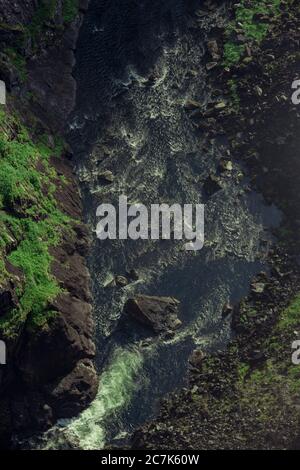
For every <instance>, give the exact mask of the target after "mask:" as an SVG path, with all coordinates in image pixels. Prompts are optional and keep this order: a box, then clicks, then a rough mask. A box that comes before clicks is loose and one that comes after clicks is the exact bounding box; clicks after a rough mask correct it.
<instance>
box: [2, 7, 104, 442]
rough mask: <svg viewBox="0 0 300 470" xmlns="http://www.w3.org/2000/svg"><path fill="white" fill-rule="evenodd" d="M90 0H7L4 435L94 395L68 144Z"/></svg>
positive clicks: (40, 424) (45, 421)
mask: <svg viewBox="0 0 300 470" xmlns="http://www.w3.org/2000/svg"><path fill="white" fill-rule="evenodd" d="M87 3H88V2H87V1H79V2H78V1H77V0H63V1H62V0H57V1H56V0H54V1H52V0H51V1H43V0H40V1H30V2H29V1H22V0H20V1H16V2H10V1H5V0H1V1H0V41H1V42H0V79H2V80H4V81H5V83H6V85H7V89H8V92H9V93H8V102H7V105H6V106H2V109H1V116H0V226H1V235H0V270H1V272H0V339H1V340H4V341H5V343H6V345H7V365H5V366H1V369H0V423H1V424H0V440H1V445H2V446H3V447H5V446H7V445H8V443H9V440H10V438H11V435H12V434H13V433H23V432H32V430H34V429H45V428H46V427H48V426H50V425H51V424H53V422H55V421H56V420H57V419H58V418H61V417H70V416H72V415H74V414H76V413H77V412H79V411H80V410H81V409H83V408H84V407H85V406H86V405H87V404H88V403H89V402H90V401H91V400H92V399H93V397H94V396H95V393H96V390H97V375H96V372H95V369H94V365H93V358H94V354H95V347H94V342H93V335H94V331H93V318H92V308H91V305H90V301H91V295H90V291H89V274H88V271H87V268H86V264H85V256H86V254H87V251H88V247H89V237H88V232H87V229H86V227H85V226H84V225H83V224H82V209H81V201H80V194H79V191H78V187H77V183H76V179H75V176H74V173H73V170H72V162H71V157H72V155H71V153H70V150H69V149H68V147H67V146H66V145H65V144H64V141H63V133H64V129H65V125H66V119H67V116H68V115H69V113H70V112H71V110H72V108H73V106H74V103H75V94H76V85H75V81H74V79H73V77H72V69H73V65H74V48H75V45H76V38H77V34H78V31H79V27H80V24H81V20H82V12H84V11H85V9H86V7H87Z"/></svg>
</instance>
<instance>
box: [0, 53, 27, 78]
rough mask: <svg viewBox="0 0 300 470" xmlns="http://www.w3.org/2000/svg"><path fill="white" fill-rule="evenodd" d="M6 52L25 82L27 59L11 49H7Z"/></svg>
mask: <svg viewBox="0 0 300 470" xmlns="http://www.w3.org/2000/svg"><path fill="white" fill-rule="evenodd" d="M4 52H5V54H6V55H7V56H8V58H9V59H10V61H11V63H12V64H13V65H14V66H15V67H16V69H17V71H18V72H19V77H20V79H21V81H22V82H24V81H25V80H26V76H27V70H26V60H25V58H24V57H23V56H22V55H21V54H20V53H19V52H18V51H16V50H15V49H13V48H11V47H8V48H6V49H5V50H4Z"/></svg>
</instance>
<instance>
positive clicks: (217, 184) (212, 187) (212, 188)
mask: <svg viewBox="0 0 300 470" xmlns="http://www.w3.org/2000/svg"><path fill="white" fill-rule="evenodd" d="M203 189H204V191H205V193H206V194H207V196H212V195H213V194H215V193H217V192H218V191H220V190H221V189H223V188H222V184H221V179H220V178H219V177H218V176H216V175H213V174H211V175H209V176H208V178H207V179H206V180H205V182H204V185H203Z"/></svg>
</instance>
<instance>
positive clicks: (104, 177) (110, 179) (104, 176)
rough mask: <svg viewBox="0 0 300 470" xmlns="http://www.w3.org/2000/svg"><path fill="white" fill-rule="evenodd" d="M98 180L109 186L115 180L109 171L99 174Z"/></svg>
mask: <svg viewBox="0 0 300 470" xmlns="http://www.w3.org/2000/svg"><path fill="white" fill-rule="evenodd" d="M99 178H100V179H101V180H102V181H104V182H105V183H109V184H110V183H113V182H114V180H115V177H114V175H113V173H112V172H111V171H109V170H105V171H103V172H102V173H100V174H99Z"/></svg>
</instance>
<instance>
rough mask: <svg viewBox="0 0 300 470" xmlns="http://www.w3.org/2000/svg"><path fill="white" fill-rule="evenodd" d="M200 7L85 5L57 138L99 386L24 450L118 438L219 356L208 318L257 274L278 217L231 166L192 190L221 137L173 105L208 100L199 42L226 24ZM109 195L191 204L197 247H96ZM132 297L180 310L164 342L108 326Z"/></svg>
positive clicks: (215, 325)
mask: <svg viewBox="0 0 300 470" xmlns="http://www.w3.org/2000/svg"><path fill="white" fill-rule="evenodd" d="M224 3H225V4H226V2H224ZM200 8H201V2H199V1H185V0H169V1H164V2H162V1H161V0H151V1H150V0H144V1H143V0H138V1H134V0H109V1H108V0H107V1H106V0H102V1H101V0H92V1H91V3H90V8H89V11H88V13H87V15H86V17H85V20H84V24H83V27H82V29H81V33H80V37H79V42H78V49H77V65H76V68H75V71H74V74H75V77H76V79H77V83H78V96H77V107H76V110H75V111H74V113H73V115H72V118H71V120H70V136H69V138H70V142H71V144H72V146H73V149H74V152H75V154H76V159H77V174H78V178H79V181H80V184H81V191H82V197H83V205H84V213H85V218H86V222H87V223H88V224H89V226H90V230H91V233H93V245H92V250H91V253H90V257H89V267H90V272H91V276H92V290H93V294H94V311H95V320H96V342H97V350H98V354H97V365H98V369H99V374H100V387H99V392H98V395H97V398H96V400H95V401H94V403H92V405H91V406H90V407H89V408H88V409H87V410H86V411H84V412H83V413H82V414H81V415H80V416H79V417H77V418H75V419H74V420H71V421H67V422H61V423H59V425H58V426H56V427H55V428H54V429H52V430H51V431H50V432H48V433H47V434H46V435H44V436H42V437H40V438H39V439H38V444H37V443H35V444H34V445H35V446H36V447H37V446H40V447H41V448H59V447H66V446H68V445H71V446H72V447H76V448H83V449H101V448H103V446H105V445H106V446H107V445H109V443H111V442H120V441H122V439H126V436H127V435H128V433H130V432H131V431H132V430H133V429H134V428H135V427H136V426H137V425H139V424H141V423H143V422H144V421H145V420H146V419H149V418H150V417H151V416H153V415H154V414H155V412H156V411H157V407H158V402H159V400H160V399H161V398H162V397H163V396H165V395H166V394H168V393H169V392H171V391H172V390H174V389H175V388H177V387H180V386H181V385H182V384H183V383H184V380H185V377H186V371H187V361H188V356H189V355H190V353H191V351H192V350H193V349H194V348H195V347H198V348H201V349H203V350H216V349H220V348H224V347H225V345H226V343H227V342H228V340H229V339H230V337H231V329H230V318H227V319H224V318H222V308H223V306H224V304H225V303H226V302H227V301H228V300H229V301H231V302H232V303H235V302H237V301H238V300H239V299H240V298H241V297H242V296H243V295H245V294H247V292H248V290H249V284H250V281H251V279H252V278H253V276H254V275H255V274H256V273H257V272H259V271H261V270H262V268H264V269H265V266H264V258H265V255H266V249H267V248H266V247H267V245H268V243H266V242H265V240H266V238H269V235H268V230H267V228H271V227H272V226H275V225H276V224H277V223H278V221H279V218H280V216H279V213H278V211H277V210H276V209H275V208H274V207H272V206H267V205H266V204H265V203H264V202H263V200H262V198H261V196H259V195H258V194H255V193H253V192H249V191H247V190H246V186H247V184H248V182H247V178H246V177H245V176H244V169H243V168H242V167H241V166H240V165H239V163H238V162H233V170H232V172H230V174H228V176H227V177H226V178H225V179H226V181H225V183H226V184H225V185H224V189H223V190H221V191H219V192H217V193H216V194H214V195H213V196H211V197H210V198H207V197H206V195H205V193H204V191H203V183H204V181H205V180H206V178H207V176H208V175H209V174H210V173H211V172H214V171H215V170H216V168H217V166H218V163H219V161H220V159H221V158H222V157H227V158H228V156H230V154H229V150H228V147H227V142H226V140H225V139H224V138H221V137H218V136H216V138H214V139H207V138H206V137H205V135H203V134H201V133H200V132H199V130H197V129H196V128H195V126H194V125H193V122H192V120H191V119H190V117H189V116H188V113H187V111H186V107H185V106H184V105H185V102H186V101H187V100H189V99H193V100H197V101H199V102H201V103H203V105H205V104H206V103H209V102H210V101H211V100H212V96H211V90H210V89H209V88H208V86H207V71H206V68H205V61H207V57H205V43H206V38H207V35H208V34H209V33H210V32H211V31H212V29H213V28H216V27H222V24H223V21H224V20H225V18H226V7H225V6H224V5H222V4H220V7H219V8H218V9H216V10H214V11H213V12H211V13H210V15H209V16H205V15H203V11H202V12H201V11H200ZM219 93H220V98H222V90H220V91H219ZM106 171H111V172H112V174H113V175H114V180H113V182H112V183H111V184H104V182H103V179H102V178H101V174H103V172H106ZM120 195H126V196H127V197H128V200H129V202H130V203H143V204H145V205H146V206H147V207H149V206H150V204H154V203H168V204H171V203H179V204H185V203H188V204H200V203H203V204H205V245H204V248H203V249H202V250H201V251H198V252H190V251H186V250H185V249H184V248H183V243H182V242H180V241H151V240H149V241H148V240H147V241H146V240H139V241H120V240H116V241H105V242H103V241H100V240H98V239H97V238H96V234H95V228H96V224H97V219H96V209H97V206H98V205H99V204H101V203H103V202H109V203H112V204H116V205H117V202H118V198H119V196H120ZM131 269H134V270H136V271H137V272H138V275H139V279H138V280H137V281H135V282H131V283H130V284H129V285H127V286H126V287H123V288H122V287H118V286H115V285H113V284H112V283H111V281H112V280H113V279H114V277H115V276H116V275H122V276H124V275H125V274H126V273H127V272H128V271H130V270H131ZM136 293H146V294H148V295H164V296H174V297H176V298H177V299H179V300H180V301H181V310H180V312H181V313H180V318H181V320H182V322H183V326H182V328H181V329H180V330H179V331H178V333H177V334H176V336H175V337H174V338H172V339H169V340H161V339H159V338H155V339H153V338H152V339H151V338H150V339H149V338H145V334H144V332H141V331H139V327H138V325H135V324H134V323H132V324H125V323H124V322H121V323H120V321H119V320H120V317H121V315H122V310H123V305H124V303H125V301H126V299H127V298H128V297H131V296H132V295H134V294H136Z"/></svg>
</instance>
